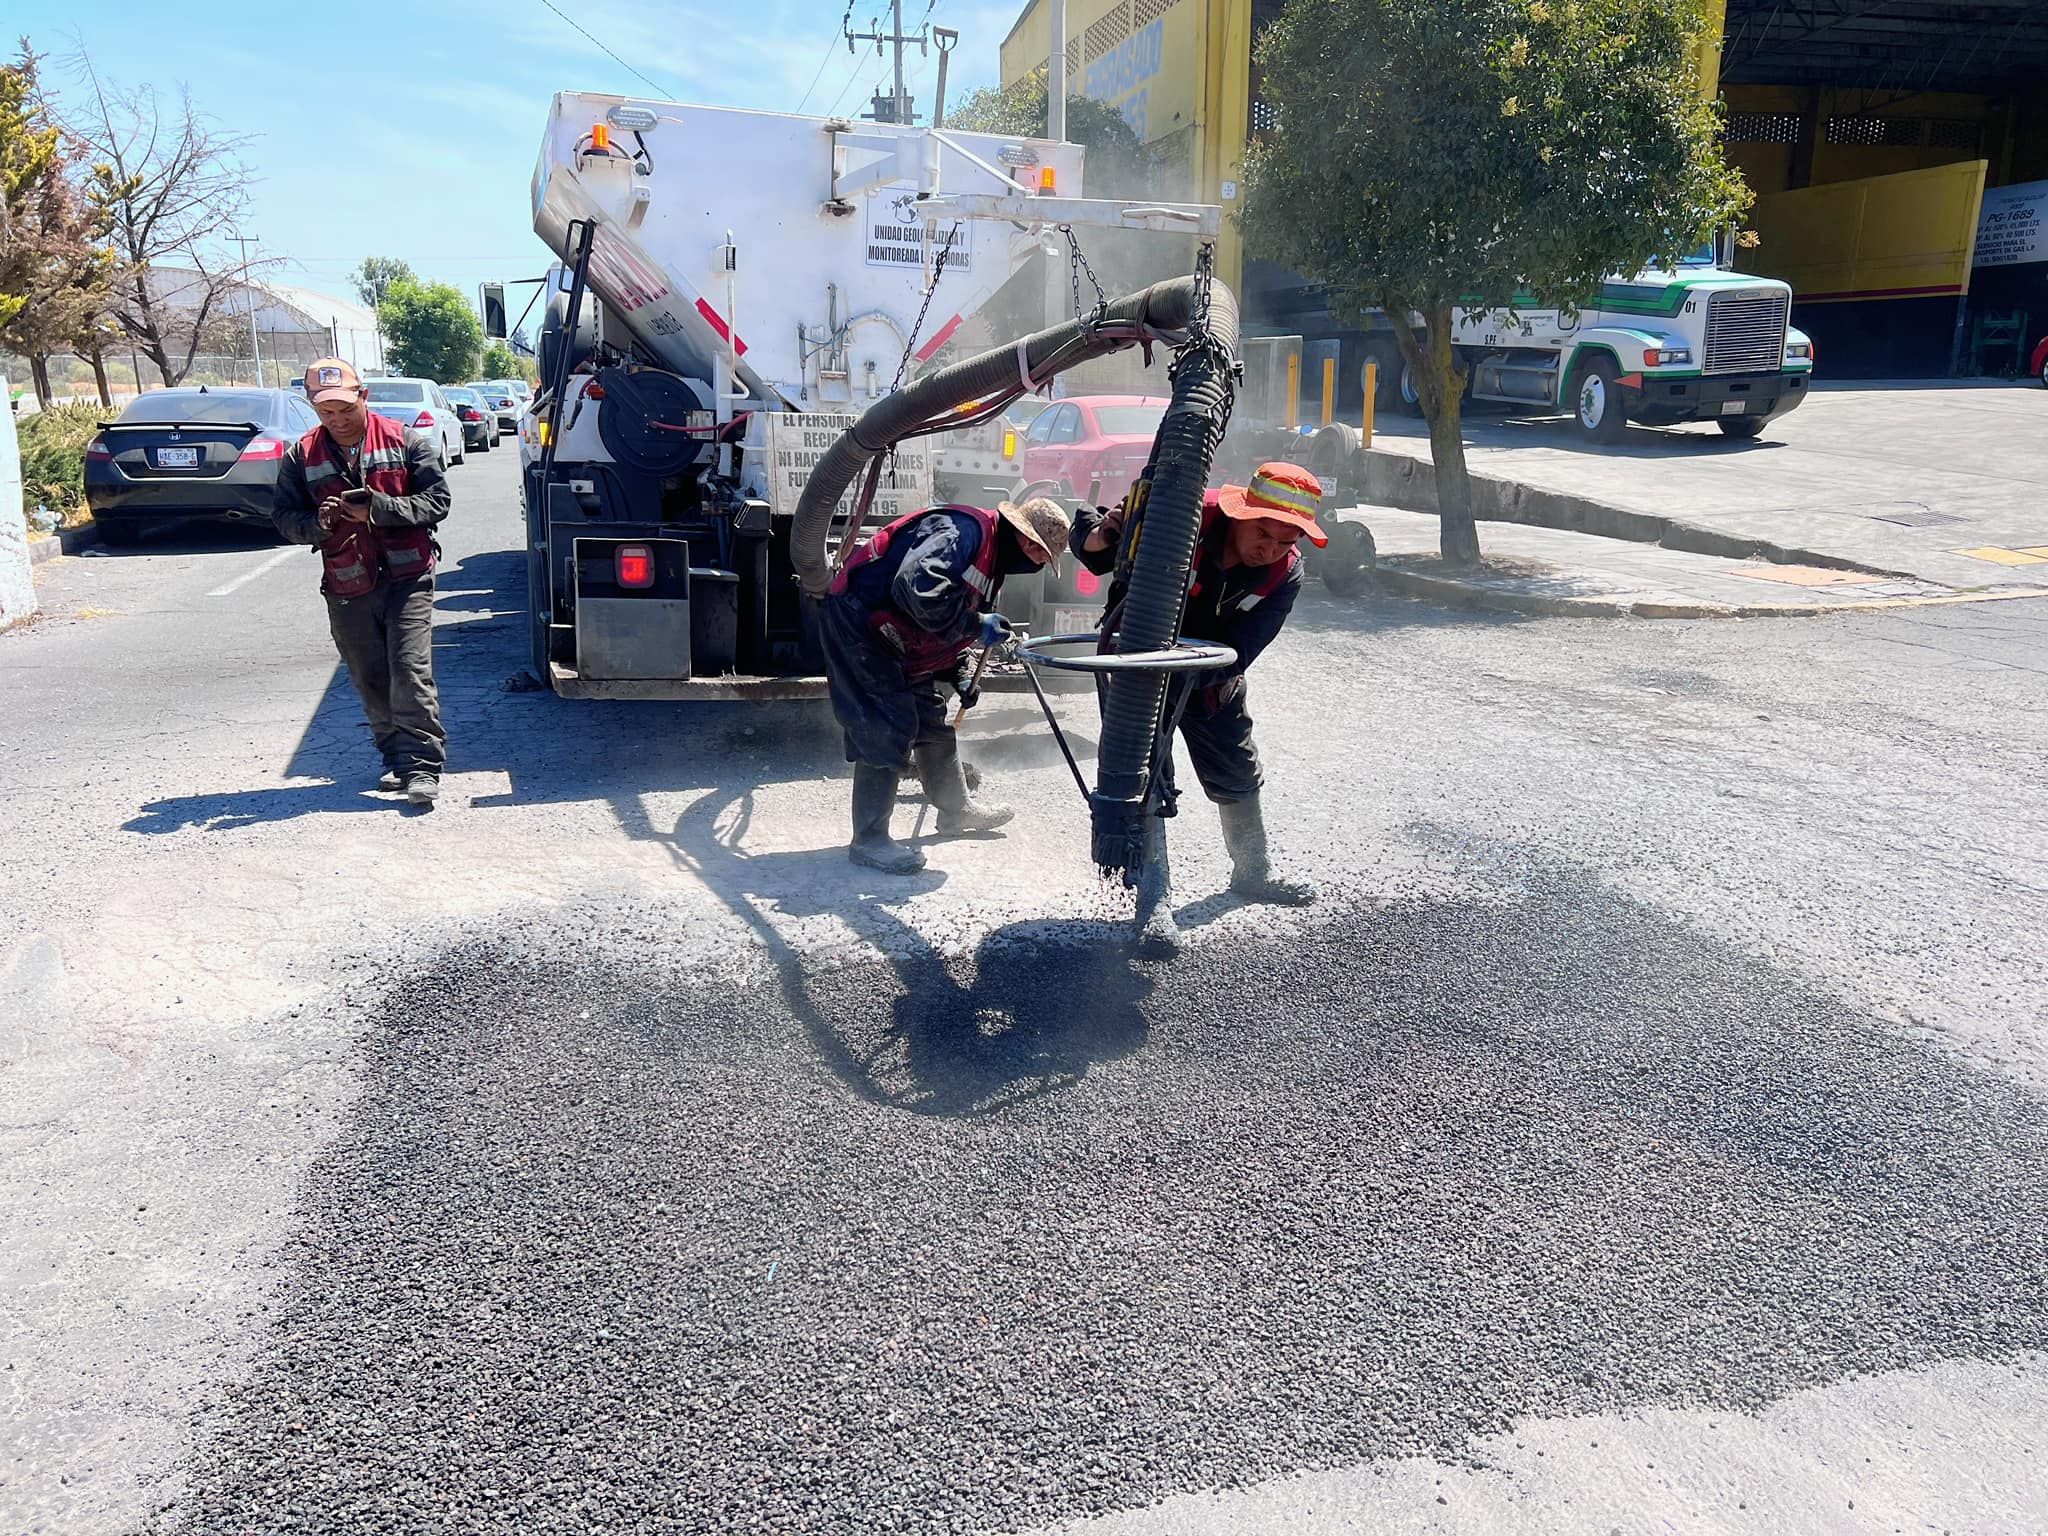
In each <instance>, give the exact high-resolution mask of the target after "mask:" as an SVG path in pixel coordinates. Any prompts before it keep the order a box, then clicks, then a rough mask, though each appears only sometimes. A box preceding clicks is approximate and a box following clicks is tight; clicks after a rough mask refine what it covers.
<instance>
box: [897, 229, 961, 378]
mask: <svg viewBox="0 0 2048 1536" xmlns="http://www.w3.org/2000/svg"><path fill="white" fill-rule="evenodd" d="M959 238H960V222H959V220H957V219H956V220H954V222H953V227H952V229H950V230H949V231H947V233H946V243H945V244H944V245H942V246H940V247H939V259H938V260H937V261H936V262H934V263H933V264H932V280H931V285H930V286H929V287H928V288H926V289H925V291H924V305H923V307H922V308H920V309H919V310H918V312H917V323H916V324H915V325H913V326H911V328H910V339H909V340H908V341H906V342H904V343H903V356H902V357H901V358H899V359H898V360H897V363H896V377H895V378H893V379H891V380H890V381H889V390H890V393H892V394H893V393H895V391H896V389H897V387H898V386H899V385H901V384H902V382H903V374H904V371H905V370H906V369H908V368H909V367H910V354H911V353H912V352H914V351H916V350H917V338H918V333H919V332H921V331H922V330H923V329H924V318H925V316H926V315H928V314H930V313H931V312H932V299H933V298H934V297H936V296H937V294H938V291H939V278H940V277H941V276H942V275H943V274H944V272H945V270H946V258H947V257H948V256H950V255H952V254H953V242H954V241H955V240H957V239H959Z"/></svg>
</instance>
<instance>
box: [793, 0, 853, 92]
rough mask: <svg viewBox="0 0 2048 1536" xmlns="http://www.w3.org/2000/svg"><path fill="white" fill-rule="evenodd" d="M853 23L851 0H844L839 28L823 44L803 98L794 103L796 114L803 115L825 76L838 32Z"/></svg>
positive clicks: (834, 49)
mask: <svg viewBox="0 0 2048 1536" xmlns="http://www.w3.org/2000/svg"><path fill="white" fill-rule="evenodd" d="M852 23H853V0H846V14H845V15H844V16H842V17H840V18H839V30H838V31H837V32H834V33H833V34H832V40H831V41H830V42H829V43H827V44H826V45H825V57H823V58H822V59H820V60H818V72H817V73H816V74H815V75H813V76H811V83H810V85H809V86H808V87H806V88H805V90H804V99H803V100H802V101H800V102H798V103H797V104H796V110H797V115H798V116H799V117H801V116H802V115H803V110H804V107H805V106H806V105H807V104H808V103H809V101H810V99H811V92H812V91H815V90H816V89H817V88H818V82H819V81H820V80H822V79H824V78H825V66H826V65H827V64H830V63H831V62H832V55H833V53H834V52H836V51H837V49H838V47H839V34H840V33H841V32H844V31H846V30H847V29H848V28H849V27H850V26H851V25H852Z"/></svg>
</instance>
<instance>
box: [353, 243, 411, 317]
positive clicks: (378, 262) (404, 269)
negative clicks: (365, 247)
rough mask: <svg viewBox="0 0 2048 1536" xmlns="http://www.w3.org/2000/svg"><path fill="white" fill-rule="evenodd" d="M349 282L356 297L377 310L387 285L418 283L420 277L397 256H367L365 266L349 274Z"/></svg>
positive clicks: (364, 261) (364, 259)
mask: <svg viewBox="0 0 2048 1536" xmlns="http://www.w3.org/2000/svg"><path fill="white" fill-rule="evenodd" d="M348 280H349V282H350V283H351V284H352V285H353V286H354V288H355V290H356V297H357V298H359V299H361V300H362V301H363V303H364V304H365V305H367V306H368V307H369V308H371V309H375V308H376V307H377V301H378V299H379V298H380V297H381V296H382V294H383V292H384V289H385V286H386V285H387V284H390V283H397V282H406V283H416V282H418V281H419V277H418V275H417V274H416V273H415V272H414V271H413V269H412V267H411V265H410V264H409V263H407V262H403V261H400V260H399V259H398V258H397V257H396V256H365V257H364V258H363V264H362V265H361V266H359V267H357V268H356V269H355V271H353V272H351V273H349V275H348Z"/></svg>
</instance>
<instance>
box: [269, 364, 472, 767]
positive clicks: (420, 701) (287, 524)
mask: <svg viewBox="0 0 2048 1536" xmlns="http://www.w3.org/2000/svg"><path fill="white" fill-rule="evenodd" d="M305 386H306V398H307V399H308V400H309V401H311V402H312V405H313V409H314V410H315V411H317V412H319V414H320V425H319V426H317V427H315V428H313V430H312V431H310V432H308V433H307V434H306V435H305V436H304V437H302V438H300V439H299V440H298V441H297V442H296V443H294V444H292V446H291V447H290V448H288V449H286V450H285V455H284V462H283V463H282V464H281V465H280V466H279V468H278V472H277V490H276V495H275V498H274V500H273V501H272V504H271V520H272V521H273V522H274V523H276V525H277V530H278V532H279V533H280V534H282V535H283V536H284V537H285V538H287V539H290V540H291V541H292V542H294V543H297V544H311V545H314V546H316V547H317V548H318V549H319V551H320V566H321V581H320V590H321V592H322V594H323V595H324V596H325V597H326V599H327V626H328V630H329V632H330V633H331V634H332V635H333V636H334V645H335V649H336V650H338V651H339V652H340V653H341V659H342V662H343V664H344V665H345V666H346V667H347V668H348V676H349V681H350V682H351V683H353V684H355V689H356V694H357V697H359V698H360V699H361V700H362V701H363V714H364V716H365V717H366V718H367V720H368V721H369V726H370V735H371V738H372V739H373V740H374V741H375V742H376V744H377V750H378V752H379V753H381V754H382V755H383V758H384V776H383V777H382V778H381V779H379V780H378V781H377V787H378V788H379V789H383V790H403V791H404V792H405V796H406V798H407V799H408V800H409V801H411V803H412V804H414V805H416V806H419V807H421V808H426V807H429V806H432V805H433V803H434V801H435V798H436V797H437V796H438V795H439V794H440V792H441V770H442V768H443V766H444V765H445V763H446V760H447V736H446V733H445V732H444V731H443V730H442V728H441V705H440V698H439V695H438V694H437V692H436V691H435V688H434V648H433V636H434V557H435V553H436V546H435V543H434V529H435V528H436V527H437V526H438V525H439V524H440V522H441V519H443V518H444V517H446V516H447V515H448V482H447V479H446V478H445V477H444V476H443V475H442V473H441V468H440V464H439V463H438V462H437V456H436V454H435V452H434V449H433V447H432V445H430V444H429V443H428V441H427V439H426V438H425V436H423V435H422V434H420V433H418V432H414V431H411V430H409V429H407V428H405V427H401V426H399V425H398V424H397V423H395V422H391V421H387V420H386V419H385V418H384V417H382V416H379V415H377V414H375V413H374V412H372V411H371V409H370V403H369V387H368V386H367V385H365V384H364V383H363V381H362V379H361V378H360V377H359V376H358V375H357V373H356V370H355V369H354V368H353V367H351V366H350V365H349V364H348V363H346V362H344V361H343V360H342V359H340V358H338V357H323V358H321V359H320V360H319V361H318V362H316V363H314V364H312V365H311V366H310V367H308V368H307V369H306V374H305Z"/></svg>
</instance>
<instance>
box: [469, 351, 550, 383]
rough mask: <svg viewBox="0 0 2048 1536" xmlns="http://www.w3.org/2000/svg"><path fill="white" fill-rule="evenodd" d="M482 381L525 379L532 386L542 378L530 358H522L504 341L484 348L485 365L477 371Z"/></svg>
mask: <svg viewBox="0 0 2048 1536" xmlns="http://www.w3.org/2000/svg"><path fill="white" fill-rule="evenodd" d="M477 377H478V378H480V379H524V380H526V382H527V383H529V384H531V383H533V382H534V381H535V380H536V379H538V378H539V377H540V375H539V371H538V370H537V369H535V367H534V366H533V362H532V360H531V359H530V358H525V357H521V356H520V355H519V354H518V353H517V352H515V351H513V350H512V348H511V347H510V346H508V345H507V344H506V343H504V342H502V341H494V342H492V343H491V344H490V345H489V346H488V347H486V348H484V360H483V364H482V366H481V367H480V368H478V370H477Z"/></svg>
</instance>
